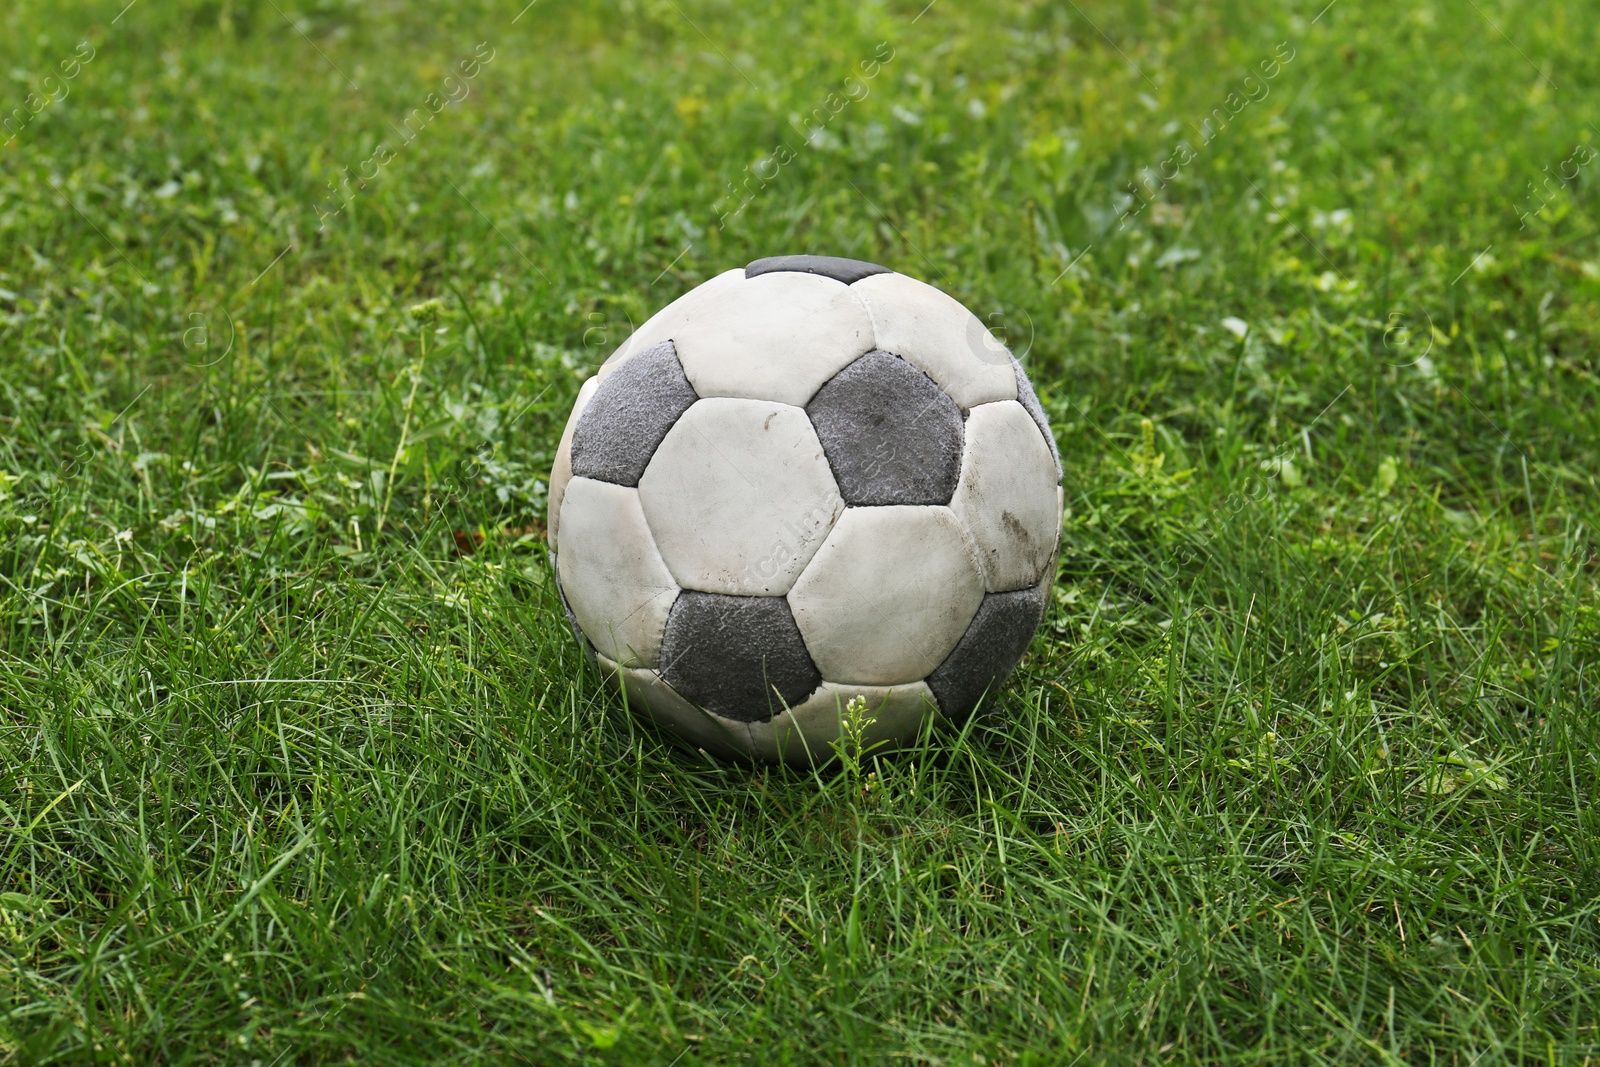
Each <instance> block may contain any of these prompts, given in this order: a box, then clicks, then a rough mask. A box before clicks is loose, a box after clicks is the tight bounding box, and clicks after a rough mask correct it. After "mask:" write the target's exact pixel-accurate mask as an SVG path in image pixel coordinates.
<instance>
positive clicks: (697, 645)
mask: <svg viewBox="0 0 1600 1067" xmlns="http://www.w3.org/2000/svg"><path fill="white" fill-rule="evenodd" d="M661 676H662V677H663V678H665V679H666V681H667V684H668V685H670V686H672V688H674V689H676V690H677V691H678V692H679V693H681V694H682V695H683V696H684V697H685V698H686V699H688V700H690V701H691V702H693V703H695V704H698V705H699V706H700V707H702V708H705V709H706V710H707V711H710V712H714V713H716V714H718V715H721V716H723V717H724V718H728V719H733V720H735V721H737V722H766V721H767V720H769V719H771V718H772V717H773V716H774V715H780V714H782V713H783V710H784V708H785V707H793V706H794V705H796V704H799V703H800V702H801V701H803V700H805V698H806V697H808V696H810V695H811V694H812V693H813V692H815V691H816V689H817V687H818V686H820V685H821V684H822V675H821V673H820V672H818V670H817V665H816V664H815V663H813V662H812V660H811V653H809V652H807V651H806V645H805V641H803V640H802V639H801V637H800V628H799V627H798V626H796V625H795V624H794V615H793V614H792V613H791V612H790V611H789V602H788V601H787V600H785V599H784V598H783V597H781V596H727V595H724V594H722V593H696V592H690V591H687V590H686V591H684V592H682V593H679V594H678V599H677V600H676V601H675V602H674V603H673V605H672V611H671V612H670V613H669V614H668V615H667V629H666V632H665V633H664V634H663V635H662V637H661Z"/></svg>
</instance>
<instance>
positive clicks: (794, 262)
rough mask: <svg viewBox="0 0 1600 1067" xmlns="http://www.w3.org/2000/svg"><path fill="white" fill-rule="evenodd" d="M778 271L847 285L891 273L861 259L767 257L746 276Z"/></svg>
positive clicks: (745, 274)
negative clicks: (811, 275) (809, 275)
mask: <svg viewBox="0 0 1600 1067" xmlns="http://www.w3.org/2000/svg"><path fill="white" fill-rule="evenodd" d="M778 271H796V272H799V273H802V274H820V275H822V276H823V277H824V278H832V279H833V280H834V281H836V282H844V284H846V285H849V284H850V283H852V282H859V281H860V280H861V279H862V278H870V277H872V276H873V275H874V274H888V273H890V271H889V268H888V267H880V266H878V265H877V264H876V263H868V262H866V261H865V260H861V259H840V258H839V257H837V256H767V257H766V258H765V259H758V260H755V261H754V262H752V263H751V264H750V265H749V266H747V267H745V269H744V276H745V277H746V278H755V277H758V276H759V275H762V274H773V273H776V272H778Z"/></svg>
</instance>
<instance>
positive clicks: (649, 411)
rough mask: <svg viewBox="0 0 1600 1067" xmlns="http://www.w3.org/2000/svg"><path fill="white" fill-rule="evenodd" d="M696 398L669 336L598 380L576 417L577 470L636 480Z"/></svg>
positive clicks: (574, 448) (605, 477) (574, 452)
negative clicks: (663, 439)
mask: <svg viewBox="0 0 1600 1067" xmlns="http://www.w3.org/2000/svg"><path fill="white" fill-rule="evenodd" d="M698 399H700V398H699V396H698V395H696V393H695V391H694V386H692V385H690V384H689V379H688V378H686V377H684V374H683V364H681V363H679V362H678V353H677V350H676V349H675V348H673V347H672V342H671V341H662V342H661V343H660V344H658V345H656V346H654V347H653V348H647V349H645V350H644V351H643V352H640V353H639V354H638V355H636V356H634V357H633V358H632V359H629V360H628V361H627V362H625V363H623V364H622V366H620V367H618V368H617V369H616V370H615V371H613V372H612V373H611V375H610V377H608V378H606V380H605V381H603V382H601V383H600V387H599V388H598V389H596V390H595V391H594V396H593V397H592V398H591V399H590V400H589V406H588V407H586V408H584V409H583V414H582V415H581V416H580V417H579V418H578V425H577V426H576V427H574V428H573V431H572V473H573V475H574V476H575V477H579V478H594V479H596V480H597V481H602V482H613V483H615V484H617V485H633V486H636V485H638V484H639V478H640V477H641V476H642V475H643V474H644V469H645V467H646V466H648V465H649V463H650V457H651V456H653V455H655V452H656V447H657V446H658V445H660V444H661V439H662V438H663V437H666V436H667V431H668V430H670V429H672V424H673V423H675V422H677V421H678V416H679V415H682V414H683V413H684V412H685V411H688V410H689V405H691V404H693V403H694V402H695V401H696V400H698Z"/></svg>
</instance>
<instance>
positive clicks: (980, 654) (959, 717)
mask: <svg viewBox="0 0 1600 1067" xmlns="http://www.w3.org/2000/svg"><path fill="white" fill-rule="evenodd" d="M1047 588H1049V582H1048V581H1046V582H1045V583H1044V584H1042V585H1039V586H1036V587H1035V588H1033V589H1018V590H1016V591H1014V592H1010V593H990V594H988V595H987V596H985V597H984V598H983V603H982V604H981V605H979V607H978V614H977V615H976V616H975V617H974V618H973V620H972V622H971V624H970V625H968V626H967V632H966V633H964V634H962V635H961V640H960V641H958V642H957V643H956V647H955V651H953V652H951V653H950V655H948V656H946V657H945V661H944V662H943V663H941V664H939V666H938V667H937V668H936V669H935V670H934V672H933V673H932V674H930V675H928V688H929V689H932V690H933V696H934V699H936V700H937V701H938V702H939V710H940V711H942V712H944V714H945V717H946V718H948V719H951V720H954V721H955V722H961V721H963V720H964V719H966V718H967V716H969V715H971V714H972V709H973V708H975V707H977V705H978V701H979V699H981V698H982V697H983V695H984V693H985V692H988V693H990V694H991V695H992V694H993V693H994V692H995V691H996V690H998V689H999V688H1000V686H1001V685H1003V684H1004V683H1005V680H1006V679H1007V678H1009V677H1011V672H1012V671H1014V670H1016V669H1017V664H1018V663H1020V662H1021V661H1022V654H1023V653H1024V652H1026V651H1028V643H1029V642H1030V641H1032V640H1033V632H1034V631H1035V630H1037V629H1038V628H1039V620H1041V619H1043V618H1044V596H1045V590H1046V589H1047Z"/></svg>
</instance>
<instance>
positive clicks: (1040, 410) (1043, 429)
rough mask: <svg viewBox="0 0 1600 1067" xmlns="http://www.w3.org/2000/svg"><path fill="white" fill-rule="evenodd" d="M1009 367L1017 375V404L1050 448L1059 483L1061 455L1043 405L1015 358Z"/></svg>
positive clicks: (1012, 358)
mask: <svg viewBox="0 0 1600 1067" xmlns="http://www.w3.org/2000/svg"><path fill="white" fill-rule="evenodd" d="M1011 367H1012V369H1013V370H1015V371H1016V373H1017V402H1018V403H1020V404H1021V405H1022V406H1023V407H1024V408H1026V409H1027V411H1028V415H1029V416H1030V417H1031V418H1032V419H1033V422H1034V425H1036V426H1038V427H1039V432H1040V433H1042V434H1044V442H1045V444H1047V445H1049V446H1050V457H1051V458H1052V459H1054V460H1055V461H1056V481H1058V482H1059V481H1060V480H1061V453H1060V452H1059V451H1057V449H1056V435H1055V434H1054V433H1052V432H1051V430H1050V420H1049V419H1048V418H1046V417H1045V413H1044V405H1043V404H1040V403H1039V394H1038V393H1035V392H1034V391H1033V383H1032V382H1030V381H1029V380H1028V375H1027V373H1026V372H1025V371H1023V369H1022V364H1021V363H1019V362H1017V358H1016V357H1015V356H1012V357H1011Z"/></svg>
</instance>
